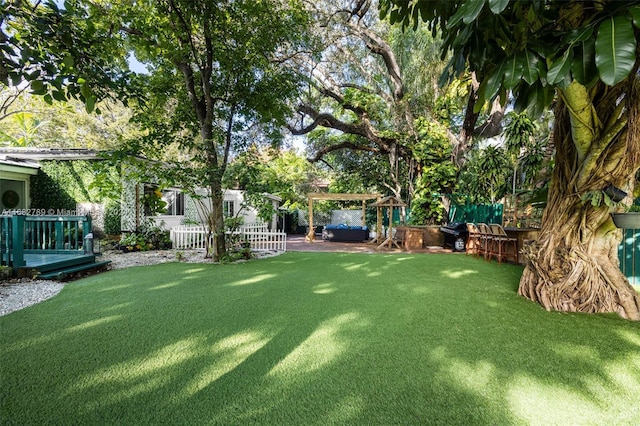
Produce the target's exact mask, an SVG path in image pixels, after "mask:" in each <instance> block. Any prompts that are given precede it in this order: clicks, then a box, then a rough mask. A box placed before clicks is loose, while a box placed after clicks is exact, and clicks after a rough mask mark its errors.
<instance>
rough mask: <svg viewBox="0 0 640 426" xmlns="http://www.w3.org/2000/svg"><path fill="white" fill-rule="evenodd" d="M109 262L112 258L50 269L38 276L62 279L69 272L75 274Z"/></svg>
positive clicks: (46, 278)
mask: <svg viewBox="0 0 640 426" xmlns="http://www.w3.org/2000/svg"><path fill="white" fill-rule="evenodd" d="M109 263H111V261H110V260H103V261H101V262H92V263H85V264H83V265H78V266H75V267H72V268H63V269H57V270H55V271H49V272H47V273H45V274H41V275H39V276H38V278H42V279H44V280H61V279H63V278H64V277H66V276H67V275H69V274H75V273H76V272H82V271H88V270H91V269H96V268H100V267H102V266H106V265H108V264H109Z"/></svg>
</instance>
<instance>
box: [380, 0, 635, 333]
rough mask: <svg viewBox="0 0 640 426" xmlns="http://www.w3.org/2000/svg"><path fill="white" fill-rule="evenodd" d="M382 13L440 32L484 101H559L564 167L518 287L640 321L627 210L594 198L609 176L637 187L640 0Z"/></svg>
mask: <svg viewBox="0 0 640 426" xmlns="http://www.w3.org/2000/svg"><path fill="white" fill-rule="evenodd" d="M381 12H382V14H383V15H388V16H389V17H390V20H391V21H392V22H394V23H401V24H402V25H403V26H409V25H413V26H414V27H417V26H419V25H420V21H424V22H426V24H427V26H428V27H429V28H430V29H432V30H433V31H434V32H439V33H440V34H442V36H443V39H444V45H443V49H444V51H451V52H452V60H451V62H450V66H449V68H448V72H449V74H450V75H451V76H455V75H457V74H459V73H460V72H463V71H464V70H465V67H466V66H468V67H469V69H470V70H471V71H472V72H475V73H476V74H477V76H478V79H479V81H480V86H479V91H478V97H479V100H480V102H479V103H478V105H483V104H484V103H485V102H491V101H493V100H495V99H498V97H499V98H500V99H505V98H506V96H505V95H506V93H507V91H512V93H513V94H514V96H515V98H516V104H517V106H518V107H520V108H521V109H524V108H528V110H529V111H530V112H532V113H533V114H536V113H538V114H539V113H541V112H542V111H544V109H546V108H548V107H549V106H550V105H551V103H552V101H553V100H554V99H555V108H554V112H555V128H554V135H553V139H554V143H555V147H556V156H555V168H554V172H553V176H552V181H551V186H550V190H549V197H548V204H547V208H546V210H545V213H544V217H543V221H542V227H541V231H540V237H539V238H538V240H537V241H536V242H535V243H534V244H532V245H528V246H526V247H525V248H524V251H525V256H526V259H527V266H526V268H525V271H524V273H523V276H522V279H521V281H520V287H519V290H518V293H519V294H521V295H523V296H525V297H527V298H529V299H531V300H534V301H537V302H539V303H540V304H542V305H543V306H544V307H545V308H547V309H549V310H559V311H580V312H617V313H618V314H620V315H621V316H623V317H625V318H629V319H632V320H636V321H638V320H640V296H639V295H638V293H637V292H636V291H635V290H634V289H633V287H632V286H631V285H630V284H629V282H628V280H627V279H626V278H625V277H624V275H623V274H622V272H621V271H620V269H619V267H618V260H617V247H618V245H619V242H620V239H621V232H620V230H618V229H616V227H615V225H614V224H613V222H612V220H611V217H610V213H611V212H612V211H615V210H619V209H621V208H623V207H622V206H619V205H614V204H612V203H599V202H597V200H602V199H606V197H605V196H603V190H604V188H606V187H607V186H608V185H610V184H612V185H614V186H616V187H618V188H621V189H623V190H625V191H627V192H628V193H629V194H632V193H633V189H634V185H635V173H636V171H637V170H638V169H639V168H640V73H639V71H638V67H639V63H640V61H639V59H638V58H640V54H639V48H638V45H639V44H638V39H639V38H640V31H639V28H640V1H638V0H629V1H625V2H620V1H614V0H600V1H555V0H546V1H531V2H524V1H509V0H457V1H416V0H412V1H400V0H383V1H381ZM631 198H632V196H631V195H630V196H629V197H627V199H626V203H627V204H629V203H631Z"/></svg>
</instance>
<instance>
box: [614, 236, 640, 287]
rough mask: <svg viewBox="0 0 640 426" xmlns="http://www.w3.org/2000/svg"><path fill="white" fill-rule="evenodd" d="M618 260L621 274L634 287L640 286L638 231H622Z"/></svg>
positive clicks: (639, 240) (639, 241)
mask: <svg viewBox="0 0 640 426" xmlns="http://www.w3.org/2000/svg"><path fill="white" fill-rule="evenodd" d="M622 231H623V238H622V243H621V244H620V246H619V247H618V258H619V259H620V269H621V270H622V273H623V274H624V275H625V276H626V277H627V278H628V279H629V282H630V283H631V284H634V285H640V229H623V230H622Z"/></svg>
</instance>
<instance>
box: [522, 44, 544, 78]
mask: <svg viewBox="0 0 640 426" xmlns="http://www.w3.org/2000/svg"><path fill="white" fill-rule="evenodd" d="M539 62H540V60H539V59H538V55H536V54H535V53H534V52H532V51H531V50H525V51H524V63H523V70H522V78H524V81H526V82H527V84H530V85H531V84H533V83H535V82H536V81H537V80H538V79H539V78H540V74H539V73H538V65H539Z"/></svg>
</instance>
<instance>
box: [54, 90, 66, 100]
mask: <svg viewBox="0 0 640 426" xmlns="http://www.w3.org/2000/svg"><path fill="white" fill-rule="evenodd" d="M51 95H52V96H53V99H55V100H56V101H66V100H67V97H66V95H65V93H64V92H62V91H60V90H54V91H53V92H51Z"/></svg>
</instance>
